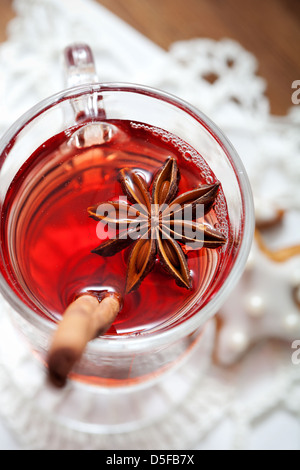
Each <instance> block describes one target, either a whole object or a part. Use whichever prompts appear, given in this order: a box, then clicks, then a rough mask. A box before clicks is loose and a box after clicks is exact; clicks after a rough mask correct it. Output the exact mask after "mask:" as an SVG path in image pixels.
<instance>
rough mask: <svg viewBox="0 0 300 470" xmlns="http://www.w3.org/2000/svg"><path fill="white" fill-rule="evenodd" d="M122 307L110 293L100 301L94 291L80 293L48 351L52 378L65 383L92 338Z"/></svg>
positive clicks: (108, 325) (57, 384)
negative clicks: (91, 293)
mask: <svg viewBox="0 0 300 470" xmlns="http://www.w3.org/2000/svg"><path fill="white" fill-rule="evenodd" d="M119 310H120V298H119V297H118V296H117V295H116V294H109V295H107V296H105V297H104V298H103V300H101V301H100V302H99V300H98V298H97V297H95V296H93V295H89V294H86V295H82V296H80V297H78V298H77V299H76V300H75V301H74V302H73V303H72V304H70V305H69V307H68V308H67V309H66V311H65V313H64V315H63V317H62V320H61V322H60V323H59V325H58V328H57V330H56V332H55V334H54V336H53V339H52V344H51V347H50V350H49V354H48V370H49V378H50V381H51V382H52V383H53V384H54V385H55V386H57V387H63V386H64V385H65V383H66V381H67V377H68V374H69V373H70V372H71V370H72V368H73V366H74V365H75V363H76V362H77V361H79V359H80V358H81V356H82V354H83V352H84V350H85V348H86V346H87V344H88V342H89V341H91V340H93V339H95V338H96V337H97V336H101V335H103V334H104V333H105V332H106V331H107V330H108V329H109V327H110V326H111V324H112V323H113V321H114V320H115V318H116V316H117V314H118V313H119Z"/></svg>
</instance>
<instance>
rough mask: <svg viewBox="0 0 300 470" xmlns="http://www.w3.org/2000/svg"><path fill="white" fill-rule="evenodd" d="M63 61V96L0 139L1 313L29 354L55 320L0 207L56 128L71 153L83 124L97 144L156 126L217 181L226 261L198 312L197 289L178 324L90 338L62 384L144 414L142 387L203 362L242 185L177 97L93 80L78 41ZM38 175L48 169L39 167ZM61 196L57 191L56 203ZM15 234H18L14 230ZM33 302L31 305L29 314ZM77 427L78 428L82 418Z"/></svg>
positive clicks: (216, 141) (238, 246)
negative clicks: (116, 131) (127, 127)
mask: <svg viewBox="0 0 300 470" xmlns="http://www.w3.org/2000/svg"><path fill="white" fill-rule="evenodd" d="M65 59H66V60H65V62H66V77H67V84H66V85H67V88H66V90H64V91H62V92H60V93H58V94H56V95H54V96H52V97H50V98H48V99H46V100H44V101H43V102H41V103H39V104H37V105H36V106H35V107H34V108H32V109H31V110H29V111H28V112H27V113H26V114H25V115H24V116H22V117H21V118H20V119H18V121H17V122H16V123H15V124H14V125H13V126H12V127H11V128H10V129H9V130H8V131H7V133H6V134H5V135H4V136H3V137H2V139H1V142H0V188H1V189H0V201H1V212H2V217H1V254H0V273H1V275H0V290H1V293H2V295H3V296H4V298H5V299H6V300H7V301H8V304H9V305H10V307H11V308H10V311H11V313H12V317H13V322H14V323H15V324H16V325H17V328H18V329H19V331H21V333H22V334H23V335H24V336H25V338H26V339H27V341H28V342H29V344H30V348H31V350H32V351H33V352H34V354H35V355H37V356H38V357H39V358H40V359H41V360H42V361H43V362H46V358H47V353H48V350H49V346H50V344H51V338H52V335H53V332H54V331H55V329H56V327H57V318H56V319H55V318H53V317H52V316H51V315H47V311H43V308H42V307H41V306H40V305H39V304H38V301H37V300H36V297H35V296H33V295H32V292H31V291H30V288H29V287H28V284H26V280H25V281H24V276H23V274H22V269H21V268H20V266H19V264H18V263H19V260H18V256H17V255H16V252H17V251H18V244H20V243H21V242H20V233H21V235H22V229H21V228H20V227H18V225H17V224H16V220H15V221H14V218H13V216H12V215H10V219H11V220H9V221H8V222H7V221H6V222H7V223H6V224H5V223H4V218H5V217H6V215H7V214H3V204H4V201H5V199H6V197H7V194H8V191H9V190H10V189H9V188H10V187H11V183H12V181H13V180H14V178H15V176H16V174H17V173H18V171H19V170H20V168H22V166H24V165H25V164H26V162H27V160H28V159H29V157H30V156H31V155H32V154H33V153H34V152H35V151H36V149H38V148H40V147H41V146H42V145H43V144H44V142H46V141H49V139H51V138H53V136H55V135H59V134H60V133H62V132H65V133H66V132H67V133H68V132H69V135H70V139H71V140H72V142H73V143H74V141H76V142H77V145H79V146H81V147H82V146H83V145H87V146H88V145H94V144H95V142H94V140H93V139H94V136H92V141H91V143H90V144H89V143H87V144H86V143H85V138H87V136H88V135H89V129H90V128H89V126H90V125H92V126H93V125H96V126H97V131H99V129H100V134H101V138H102V139H104V140H105V139H106V140H105V142H107V139H109V138H110V135H111V134H113V131H111V129H112V128H111V127H110V122H112V121H114V122H115V121H116V120H121V121H126V122H134V123H139V124H138V125H139V126H144V128H145V129H150V130H151V129H153V130H156V132H160V131H159V130H161V129H163V130H164V131H166V133H167V134H165V135H172V136H175V140H174V143H175V145H177V148H178V146H179V150H180V151H182V152H185V154H186V159H187V160H189V159H191V158H193V159H194V162H195V163H196V164H197V163H199V162H197V158H198V157H197V155H201V156H202V157H203V158H204V161H205V162H206V163H207V165H208V167H209V168H210V169H211V170H212V172H213V173H214V175H215V176H216V178H217V179H218V180H219V181H221V184H222V189H223V192H224V196H225V200H226V205H227V210H228V216H229V221H230V234H231V235H230V240H228V244H229V248H230V251H231V257H230V260H229V259H228V261H227V262H226V263H227V264H226V263H225V265H224V266H223V267H222V270H223V273H222V272H218V273H217V274H215V275H214V276H215V277H214V278H213V279H211V282H212V283H213V284H214V285H215V289H214V290H213V295H211V297H210V298H209V300H208V301H207V302H206V303H205V304H204V305H203V306H201V308H199V305H200V303H199V296H200V294H199V293H198V298H197V295H196V297H195V298H194V299H193V302H190V303H189V304H188V305H187V306H185V308H184V309H183V310H182V311H181V312H180V321H174V322H172V321H171V322H170V323H169V324H167V325H164V324H163V323H162V325H161V326H159V327H157V328H156V329H155V331H151V330H150V331H149V332H148V333H147V332H145V333H144V334H142V335H127V336H126V335H125V336H118V337H114V336H112V335H108V336H104V337H99V338H97V339H95V340H94V341H91V342H90V343H89V344H88V346H87V348H86V351H85V353H84V355H83V357H82V360H81V361H80V362H79V363H78V364H77V365H76V366H75V368H74V370H73V373H72V375H71V378H73V379H74V380H73V381H71V385H69V386H72V387H75V388H74V390H75V392H74V393H80V394H81V396H83V395H84V394H87V395H88V394H92V395H93V398H94V399H96V397H97V400H100V401H101V400H102V402H101V403H102V406H101V407H100V408H101V410H103V405H104V406H105V404H106V403H107V402H108V401H110V402H111V400H114V403H113V406H114V407H115V409H116V408H118V406H119V407H120V406H121V408H122V409H123V410H124V406H125V400H130V402H131V405H133V403H135V404H136V403H137V401H138V400H139V399H143V400H144V408H145V407H146V405H145V397H144V395H143V394H145V393H146V390H147V389H148V392H149V390H151V387H155V384H156V383H157V381H158V380H162V379H163V378H164V377H165V376H166V373H167V372H169V373H172V371H175V370H178V368H179V367H180V366H183V365H184V363H185V361H188V360H190V359H191V358H192V357H194V358H196V362H197V364H198V366H197V367H198V372H199V373H200V370H201V362H203V365H204V364H205V357H206V356H207V355H209V354H210V353H211V350H212V347H213V341H214V334H213V333H212V330H213V328H212V326H211V324H210V321H209V320H210V319H211V318H212V317H213V316H214V315H215V314H216V313H217V311H218V309H219V307H220V306H221V305H222V303H223V302H224V300H225V298H226V297H227V296H228V294H229V293H230V292H231V291H232V289H233V287H234V286H235V284H236V282H237V280H238V279H239V277H240V276H241V274H242V272H243V268H244V266H245V263H246V260H247V257H248V254H249V250H250V247H251V243H252V237H253V229H254V214H253V205H252V194H251V189H250V186H249V182H248V179H247V175H246V172H245V169H244V167H243V164H242V162H241V160H240V158H239V156H238V155H237V153H236V151H235V149H234V148H233V146H232V145H231V144H230V142H229V141H228V140H227V138H226V137H225V136H224V135H223V134H222V132H221V131H220V130H219V129H218V128H217V127H216V125H215V124H214V123H213V122H211V121H210V119H208V118H207V117H206V116H205V115H203V114H202V113H201V111H199V110H198V109H195V108H193V106H191V105H189V104H187V103H185V102H184V101H182V100H180V99H179V98H177V97H174V96H171V95H169V94H168V93H165V92H163V91H159V90H154V89H151V88H149V87H145V86H140V85H135V84H121V83H108V84H104V83H98V82H97V76H96V72H95V66H94V60H93V56H92V52H91V50H90V48H89V47H88V46H87V45H73V46H70V47H68V48H67V49H66V51H65ZM79 123H80V127H79V131H80V132H79V133H78V131H77V130H76V132H75V133H74V131H73V130H74V129H75V128H76V129H78V127H76V126H78V124H79ZM99 126H100V127H99ZM178 142H179V143H180V144H178ZM182 142H183V143H184V144H182ZM192 149H194V150H195V152H196V153H195V154H194V157H193V154H192V155H191V152H193V150H192ZM201 165H202V166H201V171H202V173H203V174H206V177H207V182H209V178H210V176H209V173H208V172H207V168H206V166H205V164H204V166H203V162H202V163H201ZM47 171H48V172H49V168H48V169H47ZM51 171H53V172H54V174H55V178H57V181H59V182H60V184H61V183H62V182H63V181H64V178H68V180H70V179H72V171H74V172H75V168H74V170H72V169H70V171H69V173H68V175H67V176H65V174H64V169H63V168H62V169H61V170H60V167H59V165H57V166H56V167H55V165H54V164H53V168H51ZM51 171H50V172H51ZM70 172H71V173H70ZM61 186H62V187H63V184H61ZM41 194H43V193H42V192H41ZM63 196H64V193H63V192H62V193H61V197H63ZM19 217H21V218H23V219H24V220H23V223H24V224H25V226H26V213H25V214H24V213H23V214H22V212H21V211H20V214H19ZM95 230H96V226H95ZM20 231H21V232H20ZM24 234H25V235H26V234H27V232H26V231H24ZM21 238H22V237H21ZM4 239H5V242H4ZM222 270H221V271H222ZM224 273H226V274H224ZM37 306H38V307H39V308H40V309H41V311H40V312H39V313H37ZM85 384H86V388H85ZM91 385H93V387H90V386H91ZM76 387H77V388H76ZM78 387H79V388H78ZM148 392H147V393H148ZM142 397H143V398H142ZM120 400H121V402H120ZM120 403H121V404H120ZM125 407H126V406H125ZM142 408H143V406H139V411H138V412H136V415H135V417H134V418H133V415H132V406H131V408H130V410H131V411H130V413H131V417H130V418H129V416H128V414H126V416H125V417H124V413H123V414H122V417H120V416H121V414H119V415H118V416H119V417H118V418H116V415H117V414H118V413H117V414H116V413H114V417H109V416H106V418H103V413H102V414H100V415H97V414H96V415H97V416H95V413H94V414H93V418H92V419H91V421H92V422H93V424H95V425H97V426H98V425H99V426H100V427H99V429H100V428H101V426H102V425H104V429H105V430H106V431H107V429H108V427H109V426H114V425H118V426H120V424H122V425H125V424H126V423H129V422H130V423H132V422H133V421H134V422H136V423H137V422H139V421H140V420H141V419H143V418H145V416H146V415H147V413H146V412H145V411H141V410H142ZM74 413H75V411H74ZM128 413H129V412H128ZM148 418H149V416H148ZM152 418H153V416H152ZM71 419H72V416H71ZM89 419H90V418H89ZM84 421H85V422H87V420H86V419H84ZM97 429H98V428H97ZM101 429H102V428H101ZM118 429H120V428H118Z"/></svg>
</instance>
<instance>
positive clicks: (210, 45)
mask: <svg viewBox="0 0 300 470" xmlns="http://www.w3.org/2000/svg"><path fill="white" fill-rule="evenodd" d="M14 8H15V10H16V18H15V19H14V20H12V22H11V23H10V25H9V32H8V33H9V34H8V40H7V41H6V43H4V44H3V45H1V48H0V66H1V70H2V71H5V73H4V72H2V73H1V76H0V80H1V81H0V103H1V111H2V112H1V113H0V134H1V135H2V134H3V133H4V131H5V130H6V129H7V128H8V126H9V125H10V124H12V123H13V122H14V121H15V119H16V118H17V117H18V116H19V115H20V114H22V113H23V112H25V111H26V110H27V109H28V108H29V107H31V106H33V105H34V104H36V102H38V101H40V100H41V99H43V98H45V97H47V96H49V95H50V94H52V93H54V92H57V91H59V90H61V89H62V88H63V87H64V83H63V75H62V72H61V71H62V63H61V52H62V50H63V48H64V47H66V46H67V45H68V44H70V43H72V42H76V41H84V42H87V43H89V44H90V46H91V47H92V49H93V52H94V55H95V60H96V65H97V68H98V75H99V77H100V79H101V80H102V81H127V82H139V83H143V84H146V85H150V86H154V87H157V88H161V89H164V90H166V91H168V92H171V93H174V94H176V95H177V96H179V97H181V98H183V99H185V100H187V101H188V102H190V103H192V104H193V105H194V106H196V107H198V108H200V109H201V110H202V111H203V112H204V113H206V114H207V115H209V116H210V117H211V118H212V119H213V120H214V121H215V122H216V123H217V124H218V125H219V126H220V127H221V128H222V129H223V131H224V132H225V134H227V136H228V137H229V138H230V139H231V141H232V143H233V144H234V146H235V147H236V148H237V150H238V152H239V153H240V155H241V157H242V159H243V162H244V164H245V166H246V169H247V171H248V174H249V177H250V181H251V184H252V187H253V191H254V197H255V201H256V216H257V220H265V219H268V218H269V217H271V218H272V217H273V216H274V214H276V213H277V212H276V211H277V210H279V209H280V210H281V211H283V213H284V223H283V224H282V225H280V226H279V227H277V228H276V230H275V233H274V232H272V235H270V236H268V237H267V243H268V245H269V246H270V247H271V248H272V249H280V248H282V247H289V246H291V245H293V244H295V243H299V240H298V239H297V230H295V229H293V230H292V229H291V228H294V227H295V226H297V227H299V226H300V220H299V214H300V212H299V209H300V207H299V206H300V187H299V183H298V182H299V177H300V165H299V161H300V133H299V124H300V106H299V107H297V106H294V107H293V108H292V109H291V112H290V113H289V114H288V115H287V116H282V117H274V116H272V115H270V109H269V102H268V100H267V98H266V97H265V95H264V92H265V89H266V86H267V84H266V83H265V82H264V80H263V79H262V78H261V77H258V76H257V75H256V70H257V61H256V59H255V57H253V55H251V54H250V53H248V52H247V51H245V50H244V49H243V48H242V47H241V46H240V45H239V44H237V43H236V42H234V41H232V40H229V39H224V40H222V41H213V40H209V39H195V40H191V41H181V42H177V43H175V44H173V46H172V47H171V48H170V50H169V51H168V52H164V51H162V50H161V49H159V48H158V47H157V46H155V45H154V44H152V43H151V42H150V41H148V40H147V39H145V38H144V37H143V36H141V35H139V33H137V32H136V31H134V30H132V29H131V28H130V27H129V26H127V25H125V24H124V23H123V22H122V21H120V20H119V19H117V18H115V17H114V16H113V15H111V14H110V13H109V12H107V11H106V10H105V9H103V8H102V7H100V6H99V5H97V4H95V3H94V2H92V1H91V0H84V1H83V0H15V1H14ZM262 209H264V210H262ZM270 214H271V215H270ZM298 232H299V230H298ZM249 272H250V274H251V279H252V281H251V284H249ZM299 273H300V257H299V256H297V255H296V256H293V257H292V258H290V259H288V260H286V261H285V262H283V263H281V264H280V265H278V263H276V262H274V261H272V260H270V259H269V258H268V257H266V255H265V253H263V252H262V251H261V250H260V249H259V246H258V245H257V243H256V242H254V245H253V250H252V254H251V256H250V258H249V262H248V266H247V269H246V272H245V275H244V276H243V278H242V280H241V282H240V284H239V285H238V286H237V288H236V290H235V291H234V292H233V293H232V295H231V296H230V298H229V299H228V300H227V302H226V303H225V305H224V308H223V309H222V311H221V312H220V314H219V316H218V317H217V319H219V320H222V322H217V323H218V331H217V338H216V351H215V354H214V361H213V363H212V364H211V365H210V367H209V369H208V371H207V373H206V375H205V377H201V378H199V380H197V381H196V383H195V385H194V387H193V388H192V389H191V390H190V391H189V395H188V397H187V399H185V400H184V402H183V403H181V404H180V406H177V407H175V408H172V410H171V412H170V413H169V415H168V416H164V419H163V420H161V421H158V422H155V423H153V424H151V425H149V426H146V427H145V428H143V429H140V430H138V431H132V432H126V433H122V432H120V433H115V434H113V435H110V434H106V435H105V434H101V435H100V434H99V435H98V434H93V433H86V432H85V433H83V432H80V430H79V429H74V428H71V427H68V426H65V425H62V424H61V423H58V422H55V421H53V417H51V413H48V414H45V412H44V410H43V409H42V408H40V407H39V406H38V401H37V400H35V398H36V397H37V396H39V394H41V393H42V392H43V393H44V392H45V388H46V387H47V385H46V384H45V380H44V379H45V377H44V372H43V370H41V368H40V367H39V366H38V365H37V364H36V363H35V362H33V360H32V358H31V355H30V353H29V351H28V350H27V349H26V347H25V346H24V345H22V344H21V343H20V342H19V340H18V337H17V336H16V333H15V331H14V330H13V328H12V327H11V324H10V323H9V321H8V319H7V311H8V306H7V304H6V302H5V301H4V300H3V299H2V298H1V299H0V300H1V303H0V308H1V313H2V314H1V330H0V331H1V333H0V335H1V342H0V345H1V346H0V414H1V415H2V417H3V418H4V420H5V422H6V423H7V424H8V425H9V427H10V428H11V429H12V430H13V431H14V432H15V433H16V436H17V437H18V439H19V441H20V443H21V446H22V447H23V448H28V449H52V448H53V449H68V448H71V449H72V448H77V449H78V448H82V449H89V448H91V449H147V448H149V449H151V448H152V449H154V448H156V449H184V448H186V449H187V448H199V449H204V448H213V449H218V448H226V449H251V448H260V447H261V448H262V447H265V448H266V447H269V448H272V447H274V448H276V447H280V446H282V447H283V448H299V447H300V444H299V442H300V438H299V436H300V425H299V417H300V416H299V414H300V365H298V364H296V363H293V361H292V354H293V352H294V351H293V349H292V348H291V345H292V342H293V341H294V340H300V312H299V305H298V304H297V303H296V302H295V301H294V300H293V297H292V291H293V289H294V288H298V286H299V283H300V275H299ZM272 276H273V277H272ZM275 284H276V293H275V294H274V285H275ZM249 286H250V287H251V292H250V294H251V296H252V297H251V296H250V297H249V295H248V294H249V289H250V287H249ZM274 297H275V300H276V301H275V302H274V301H273V299H274ZM219 324H220V325H223V326H219ZM28 377H30V381H28ZM67 398H68V397H67V392H66V395H65V396H63V397H60V398H59V399H58V398H57V400H58V401H59V400H62V399H65V400H67ZM52 399H53V402H52V403H51V404H49V407H50V409H51V407H53V408H52V409H55V406H56V405H57V402H55V399H54V398H53V397H52ZM270 423H271V424H270ZM274 423H275V424H274ZM282 423H284V424H285V425H286V427H287V428H288V429H286V432H285V435H286V439H285V440H284V439H282V437H281V432H282V429H281V428H282V426H283V424H282ZM41 424H42V425H41ZM276 426H277V427H276ZM274 428H275V429H276V430H277V434H276V433H275V435H274ZM174 429H175V430H176V432H174ZM268 433H269V434H268ZM272 433H273V435H272ZM297 436H298V437H297Z"/></svg>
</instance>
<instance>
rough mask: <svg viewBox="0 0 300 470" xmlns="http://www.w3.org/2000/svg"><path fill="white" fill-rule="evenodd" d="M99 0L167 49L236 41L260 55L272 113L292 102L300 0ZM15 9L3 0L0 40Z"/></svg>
mask: <svg viewBox="0 0 300 470" xmlns="http://www.w3.org/2000/svg"><path fill="white" fill-rule="evenodd" d="M96 1H98V3H100V4H101V5H103V6H105V7H106V8H108V9H109V10H111V11H112V12H113V13H115V14H116V15H118V16H119V17H120V18H122V19H123V20H125V21H126V22H127V23H129V24H130V25H132V26H133V27H134V28H135V29H137V30H138V31H140V32H141V33H143V34H144V35H145V36H147V37H148V38H149V39H151V40H152V41H153V42H155V43H157V44H158V45H159V46H161V47H163V48H164V49H168V48H169V46H170V45H171V44H172V42H174V41H178V40H186V39H191V38H196V37H207V38H212V39H222V38H225V37H226V38H231V39H234V40H236V41H238V42H239V43H240V44H241V45H242V46H243V47H245V48H246V49H247V50H249V51H250V52H252V53H253V54H255V56H256V57H257V59H258V61H259V70H258V73H259V75H260V76H262V77H263V78H265V79H266V80H267V83H268V89H267V96H268V98H269V99H270V103H271V111H272V112H273V114H285V113H286V111H287V110H288V109H289V107H290V106H291V105H292V102H291V95H292V89H291V85H292V82H293V81H294V80H300V51H299V46H300V1H299V0H96ZM13 15H14V12H13V8H12V0H0V41H5V38H6V25H7V23H8V21H9V20H10V19H11V18H12V17H13Z"/></svg>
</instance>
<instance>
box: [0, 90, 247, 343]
mask: <svg viewBox="0 0 300 470" xmlns="http://www.w3.org/2000/svg"><path fill="white" fill-rule="evenodd" d="M105 91H111V92H120V91H121V92H125V91H126V92H131V93H137V94H142V95H147V96H151V97H153V98H156V99H159V100H163V101H165V102H167V103H168V104H170V105H173V106H175V107H176V108H178V107H179V108H180V109H181V110H182V111H184V112H186V113H187V114H189V115H190V116H192V117H193V118H194V119H195V120H196V121H198V122H199V124H201V125H203V123H205V126H206V127H207V129H209V130H210V131H211V132H212V134H213V137H216V138H217V139H218V141H219V144H220V143H221V144H222V145H223V146H224V148H225V149H226V151H227V152H226V153H227V154H228V155H229V156H230V158H231V162H230V164H231V166H232V167H233V170H234V171H235V174H236V178H237V180H238V183H239V186H240V190H241V196H242V200H243V203H244V215H245V217H244V225H243V230H242V240H241V245H240V248H239V252H238V254H237V258H236V260H235V263H234V265H233V267H232V269H231V271H230V273H229V275H228V277H227V279H226V280H225V281H224V283H223V284H222V286H221V287H220V289H219V290H218V292H217V293H216V294H215V295H214V296H213V297H212V299H211V300H210V301H209V302H208V303H207V304H206V305H205V306H204V307H203V308H201V310H199V311H198V312H197V313H195V314H194V315H193V316H192V317H190V318H188V319H187V320H185V321H184V322H182V323H180V324H178V325H175V326H174V327H172V326H171V327H170V329H167V330H163V331H161V332H159V331H158V332H155V333H151V334H149V336H147V334H145V335H140V336H138V337H125V338H120V337H118V338H116V339H115V338H111V337H108V338H105V337H103V338H96V339H95V340H94V341H91V342H90V343H89V344H88V346H87V351H89V352H97V351H99V352H101V351H108V350H110V351H121V350H122V349H123V350H124V349H125V348H126V350H129V349H130V350H137V349H138V350H140V349H141V348H142V349H147V348H148V347H149V348H150V347H153V346H155V345H156V344H157V345H159V344H161V343H166V342H172V341H173V340H174V341H175V340H178V339H180V338H183V337H184V336H186V335H188V334H190V333H192V332H193V331H195V330H196V329H197V328H199V327H201V326H203V325H204V324H205V322H206V321H207V320H208V319H209V318H211V317H212V316H213V314H214V313H215V312H216V311H217V310H218V308H219V307H220V306H221V304H222V303H223V301H224V300H223V299H224V298H226V295H227V294H229V293H230V292H231V290H232V288H233V287H234V285H235V284H236V282H237V281H238V279H239V277H240V275H241V272H242V270H243V268H244V266H245V264H246V261H247V258H248V255H249V252H250V248H251V244H252V240H253V233H254V207H253V198H252V189H251V186H250V182H249V179H248V176H247V173H246V170H245V167H244V164H243V162H242V160H241V158H240V157H239V155H238V153H237V151H236V150H235V148H234V146H233V145H232V144H231V142H230V140H229V139H228V138H227V137H226V136H225V135H224V133H223V132H222V131H221V130H220V129H219V128H218V126H217V125H216V124H215V123H214V122H213V121H212V120H211V119H210V118H209V117H207V116H206V115H205V114H204V113H203V112H202V111H200V110H199V109H198V108H196V107H194V106H193V105H191V104H190V103H188V102H186V101H184V100H182V99H181V98H178V97H177V96H174V95H172V94H170V93H168V92H165V91H162V90H159V89H156V88H153V87H148V86H144V85H140V84H134V83H122V82H111V83H110V82H109V83H96V84H87V85H79V86H75V87H72V88H68V89H66V90H63V91H61V92H58V93H56V94H54V95H51V96H49V97H48V98H46V99H44V100H42V101H40V102H39V103H38V104H36V105H35V106H33V107H32V108H30V109H29V110H28V111H27V112H25V113H24V114H23V115H22V116H20V117H19V118H18V119H17V120H16V121H15V122H14V124H13V125H12V126H11V127H10V128H9V129H8V130H7V131H6V132H5V133H4V135H3V136H2V137H1V139H0V155H1V154H2V153H3V151H4V149H5V148H6V147H7V145H8V143H9V142H10V141H12V140H13V139H15V138H16V136H17V135H18V134H19V133H20V132H21V131H22V129H23V128H25V127H26V125H28V124H29V123H30V122H31V121H33V120H34V119H35V118H37V117H38V116H40V115H42V114H43V112H45V111H47V110H48V109H50V108H52V107H54V106H55V105H57V104H58V103H60V102H62V101H65V100H71V99H72V98H75V97H76V96H78V95H83V94H89V93H95V92H105ZM0 292H1V294H2V295H3V297H4V298H5V299H6V300H7V301H8V303H9V304H10V306H11V307H13V309H14V310H16V312H17V313H18V314H20V315H21V316H22V317H24V318H25V319H26V320H27V321H29V322H30V323H31V324H33V325H34V326H35V327H37V328H39V329H41V330H42V331H44V332H46V333H50V334H51V333H53V331H54V330H55V328H56V324H55V323H53V322H52V321H50V320H47V319H46V318H43V317H42V316H39V315H37V314H36V313H35V312H34V311H33V310H32V309H31V308H30V307H28V306H27V305H25V304H24V303H23V302H22V300H21V299H20V298H19V297H18V296H17V295H16V294H15V293H14V292H13V291H12V289H11V288H10V286H9V284H8V283H7V282H6V280H5V279H4V278H3V276H2V275H1V274H0Z"/></svg>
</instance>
